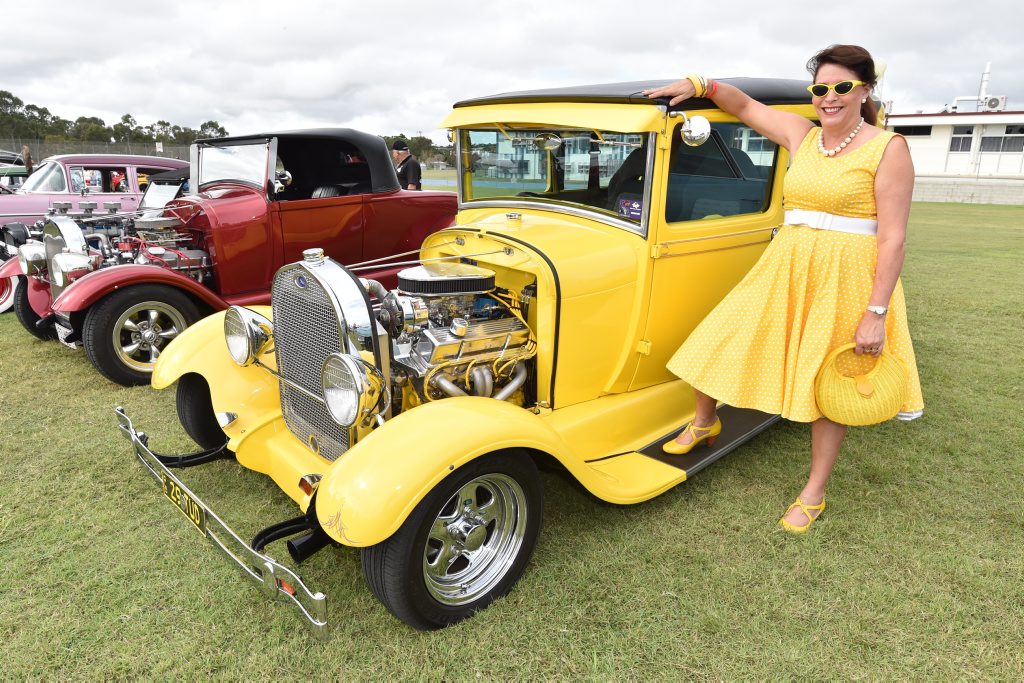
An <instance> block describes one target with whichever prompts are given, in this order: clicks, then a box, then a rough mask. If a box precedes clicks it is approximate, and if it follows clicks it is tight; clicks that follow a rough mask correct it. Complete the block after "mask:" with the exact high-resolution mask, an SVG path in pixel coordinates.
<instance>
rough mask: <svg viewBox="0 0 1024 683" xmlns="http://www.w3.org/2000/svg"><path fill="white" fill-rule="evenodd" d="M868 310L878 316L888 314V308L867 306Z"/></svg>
mask: <svg viewBox="0 0 1024 683" xmlns="http://www.w3.org/2000/svg"><path fill="white" fill-rule="evenodd" d="M868 310H869V311H871V312H872V313H877V314H878V315H885V314H886V313H888V312H889V307H888V306H868Z"/></svg>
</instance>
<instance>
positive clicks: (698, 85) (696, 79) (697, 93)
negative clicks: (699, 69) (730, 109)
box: [686, 74, 708, 97]
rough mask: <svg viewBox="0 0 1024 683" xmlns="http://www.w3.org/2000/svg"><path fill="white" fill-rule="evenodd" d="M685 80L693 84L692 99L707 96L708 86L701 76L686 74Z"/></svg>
mask: <svg viewBox="0 0 1024 683" xmlns="http://www.w3.org/2000/svg"><path fill="white" fill-rule="evenodd" d="M686 80H688V81H690V83H693V96H694V97H704V95H706V94H707V92H708V84H707V81H705V80H704V78H703V77H702V76H698V75H697V74H686Z"/></svg>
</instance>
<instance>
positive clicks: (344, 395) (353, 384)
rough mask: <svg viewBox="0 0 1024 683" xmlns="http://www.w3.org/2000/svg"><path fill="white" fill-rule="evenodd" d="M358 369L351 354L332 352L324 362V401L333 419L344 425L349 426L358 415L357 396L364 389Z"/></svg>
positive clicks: (322, 378)
mask: <svg viewBox="0 0 1024 683" xmlns="http://www.w3.org/2000/svg"><path fill="white" fill-rule="evenodd" d="M360 370H361V368H360V366H359V364H358V363H357V362H356V360H355V359H354V358H352V356H344V355H342V354H340V353H332V354H331V355H330V356H328V357H327V360H326V361H325V362H324V371H323V374H322V375H321V381H322V382H323V387H324V402H325V403H326V404H327V410H328V411H329V412H330V413H331V417H332V418H333V419H334V421H335V422H337V423H338V424H340V425H343V426H345V427H351V426H352V424H353V423H354V422H355V421H356V418H357V417H359V398H360V395H361V394H362V393H363V390H364V382H363V381H362V378H361V377H360V375H361V374H362V373H361V372H360Z"/></svg>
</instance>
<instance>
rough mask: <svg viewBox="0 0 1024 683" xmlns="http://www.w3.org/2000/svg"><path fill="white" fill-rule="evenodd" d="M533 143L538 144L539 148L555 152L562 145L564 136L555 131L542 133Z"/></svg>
mask: <svg viewBox="0 0 1024 683" xmlns="http://www.w3.org/2000/svg"><path fill="white" fill-rule="evenodd" d="M533 144H534V145H536V146H537V149H539V150H543V151H545V152H554V151H555V150H556V149H558V148H559V147H561V146H562V138H561V137H559V136H558V135H556V134H555V133H541V134H539V135H538V136H537V137H536V138H534V139H533Z"/></svg>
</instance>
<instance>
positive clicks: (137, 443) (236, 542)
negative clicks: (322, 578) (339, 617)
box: [116, 407, 327, 631]
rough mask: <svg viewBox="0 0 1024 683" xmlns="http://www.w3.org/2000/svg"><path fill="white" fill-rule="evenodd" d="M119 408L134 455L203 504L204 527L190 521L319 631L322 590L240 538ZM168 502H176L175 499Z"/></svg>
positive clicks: (163, 483)
mask: <svg viewBox="0 0 1024 683" xmlns="http://www.w3.org/2000/svg"><path fill="white" fill-rule="evenodd" d="M116 412H117V419H118V422H120V428H121V432H122V433H123V434H124V436H125V438H126V439H128V440H130V441H131V442H132V446H133V447H134V448H135V455H136V456H138V458H139V460H140V461H141V462H142V464H143V465H145V467H146V469H147V470H148V471H149V473H150V474H151V475H152V476H153V478H154V479H155V480H156V481H157V482H158V483H159V484H160V485H161V487H163V486H166V482H167V481H170V482H173V483H174V485H175V486H177V487H178V489H179V490H180V491H181V492H184V494H186V495H187V496H188V499H189V500H190V501H191V502H194V503H195V504H196V505H198V506H199V507H200V508H201V509H199V510H196V511H195V512H196V513H197V514H200V515H201V516H202V519H203V522H204V523H203V525H202V527H200V526H199V525H198V524H196V522H195V519H192V520H191V521H192V523H193V524H196V527H197V528H199V529H200V530H201V531H202V530H203V527H205V534H206V539H207V540H208V541H210V542H211V543H212V544H213V545H214V546H216V547H217V548H219V549H220V550H221V552H223V553H224V554H225V555H227V556H228V557H229V558H231V559H232V560H233V561H234V562H235V564H237V565H238V566H239V567H240V568H241V569H242V571H243V572H244V573H245V575H246V576H247V577H248V578H249V579H251V580H253V581H255V582H256V583H257V584H258V585H259V587H260V590H261V591H262V592H263V593H264V595H266V596H267V597H270V598H276V599H279V600H284V601H286V602H290V603H292V604H293V605H295V607H297V608H298V609H299V611H300V612H302V614H303V615H304V616H305V617H306V619H308V620H309V622H310V624H312V625H313V626H314V627H315V628H316V629H317V630H318V631H322V630H323V627H325V626H326V625H327V597H326V596H325V595H324V594H323V593H320V592H316V593H314V592H312V591H310V590H309V588H307V587H306V584H305V583H303V582H302V579H300V578H299V576H298V575H297V574H296V573H295V572H293V571H292V570H290V569H288V568H287V567H285V566H284V565H281V564H279V563H278V562H276V561H275V560H274V559H273V558H271V557H268V556H267V555H264V554H262V553H259V552H256V551H255V550H253V548H252V547H251V546H250V545H249V544H248V543H246V542H245V541H243V540H242V539H241V538H239V536H238V534H236V533H235V532H234V531H232V530H231V528H230V527H229V526H228V525H227V524H225V523H224V522H223V521H221V519H220V517H218V516H217V515H215V514H214V513H213V512H212V511H211V510H210V508H209V507H207V506H206V504H205V503H203V502H202V501H201V500H200V499H199V498H198V497H197V496H196V495H195V494H194V493H192V491H191V490H190V489H189V488H188V487H187V486H185V484H183V483H182V482H181V480H180V479H178V478H177V477H176V476H175V475H174V474H173V473H172V472H171V470H170V469H169V468H168V467H167V466H166V465H164V464H163V463H162V462H160V460H159V459H158V458H157V456H156V455H155V454H154V453H153V452H152V451H151V450H149V445H148V440H149V439H148V437H147V436H146V433H145V432H137V431H135V427H134V426H133V425H132V421H131V418H129V417H128V414H127V413H126V412H125V410H124V408H121V407H118V408H116ZM169 502H171V504H172V505H173V504H174V502H173V501H169ZM183 512H184V511H183ZM185 514H186V516H187V517H192V514H190V513H185Z"/></svg>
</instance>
